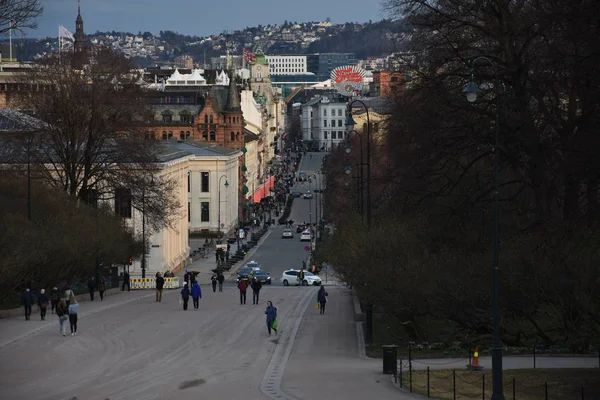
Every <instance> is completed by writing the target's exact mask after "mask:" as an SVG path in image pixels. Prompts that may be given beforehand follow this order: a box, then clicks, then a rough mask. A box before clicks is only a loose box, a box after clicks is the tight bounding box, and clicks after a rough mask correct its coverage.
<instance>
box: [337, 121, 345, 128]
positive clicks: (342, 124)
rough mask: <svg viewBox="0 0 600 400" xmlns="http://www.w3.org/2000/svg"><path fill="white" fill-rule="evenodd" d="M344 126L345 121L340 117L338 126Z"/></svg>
mask: <svg viewBox="0 0 600 400" xmlns="http://www.w3.org/2000/svg"><path fill="white" fill-rule="evenodd" d="M342 126H344V121H342V120H341V119H338V128H340V127H342Z"/></svg>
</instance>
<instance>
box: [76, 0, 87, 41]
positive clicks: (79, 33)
mask: <svg viewBox="0 0 600 400" xmlns="http://www.w3.org/2000/svg"><path fill="white" fill-rule="evenodd" d="M86 48H87V36H85V32H84V31H83V18H82V17H81V3H80V2H79V0H78V1H77V19H76V20H75V51H76V52H79V51H85V49H86Z"/></svg>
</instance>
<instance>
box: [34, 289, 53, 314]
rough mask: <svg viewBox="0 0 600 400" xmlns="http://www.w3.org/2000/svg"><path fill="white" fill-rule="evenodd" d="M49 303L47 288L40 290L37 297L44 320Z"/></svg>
mask: <svg viewBox="0 0 600 400" xmlns="http://www.w3.org/2000/svg"><path fill="white" fill-rule="evenodd" d="M48 303H50V301H49V299H48V296H47V295H46V290H44V289H42V290H40V295H39V296H38V299H37V305H38V307H39V308H40V317H41V318H42V321H43V320H45V319H46V310H47V308H48Z"/></svg>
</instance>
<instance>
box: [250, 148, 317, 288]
mask: <svg viewBox="0 0 600 400" xmlns="http://www.w3.org/2000/svg"><path fill="white" fill-rule="evenodd" d="M312 154H313V156H312V158H309V157H308V156H306V157H303V159H302V161H301V165H300V170H302V171H304V172H306V173H307V174H308V175H314V174H316V173H317V171H318V170H319V169H320V167H321V162H322V156H323V154H325V153H312ZM317 184H318V179H312V180H311V182H310V183H308V182H299V183H297V184H296V185H295V186H294V187H293V188H292V189H291V191H299V192H302V193H304V192H306V191H307V190H311V191H314V189H316V188H317ZM320 196H321V195H320V194H318V193H313V199H311V200H309V199H304V198H297V199H295V200H294V205H293V207H292V212H291V214H290V217H289V219H291V220H293V221H294V229H293V232H294V237H293V238H292V239H283V238H282V237H281V235H282V233H283V229H284V226H283V225H278V224H277V225H276V226H275V228H272V229H273V232H272V233H271V235H270V236H269V237H268V238H267V239H266V240H265V242H264V243H263V245H262V246H261V247H260V248H259V249H258V250H257V251H256V253H255V254H254V255H253V256H252V257H251V260H253V261H257V262H258V263H259V264H260V265H261V267H262V269H263V270H265V271H267V272H268V273H270V274H271V279H272V281H273V285H281V282H280V280H281V275H282V274H283V271H285V270H288V269H291V268H294V269H300V268H301V267H302V260H306V259H307V257H308V254H309V253H308V252H307V251H306V250H305V249H304V247H305V246H309V245H310V243H309V242H301V241H300V234H299V233H296V226H295V225H297V224H299V223H302V222H305V221H306V222H307V223H308V222H309V220H310V221H312V222H313V223H314V222H315V218H316V211H315V205H316V203H317V202H318V201H320ZM311 212H312V215H311ZM276 223H277V220H276ZM248 261H250V259H248ZM240 266H242V265H240ZM290 289H291V288H290Z"/></svg>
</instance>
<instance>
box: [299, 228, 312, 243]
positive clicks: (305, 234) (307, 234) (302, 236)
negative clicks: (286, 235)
mask: <svg viewBox="0 0 600 400" xmlns="http://www.w3.org/2000/svg"><path fill="white" fill-rule="evenodd" d="M311 239H312V233H310V231H309V230H305V231H303V232H302V233H301V234H300V241H301V242H306V241H309V242H310V240H311Z"/></svg>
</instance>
